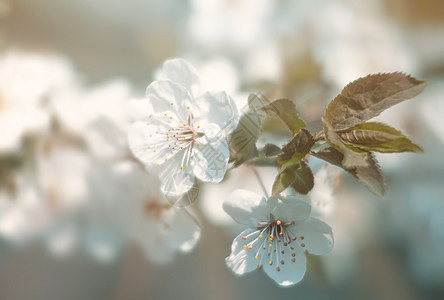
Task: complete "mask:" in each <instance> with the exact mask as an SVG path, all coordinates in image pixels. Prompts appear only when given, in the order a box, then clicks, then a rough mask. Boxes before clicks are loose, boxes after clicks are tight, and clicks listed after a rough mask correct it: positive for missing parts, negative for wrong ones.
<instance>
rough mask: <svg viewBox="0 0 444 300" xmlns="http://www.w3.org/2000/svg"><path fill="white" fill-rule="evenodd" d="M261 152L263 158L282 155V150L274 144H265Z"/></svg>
mask: <svg viewBox="0 0 444 300" xmlns="http://www.w3.org/2000/svg"><path fill="white" fill-rule="evenodd" d="M262 151H263V152H264V156H265V157H275V156H278V155H279V154H281V153H282V149H281V148H279V147H278V146H276V145H274V144H266V145H265V146H264V148H263V149H262Z"/></svg>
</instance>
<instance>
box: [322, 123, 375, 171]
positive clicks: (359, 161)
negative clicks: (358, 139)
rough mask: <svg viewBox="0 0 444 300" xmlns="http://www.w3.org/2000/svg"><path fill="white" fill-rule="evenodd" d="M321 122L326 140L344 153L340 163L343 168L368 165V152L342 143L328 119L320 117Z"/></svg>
mask: <svg viewBox="0 0 444 300" xmlns="http://www.w3.org/2000/svg"><path fill="white" fill-rule="evenodd" d="M322 123H323V125H324V133H325V138H326V140H327V142H328V143H329V144H330V145H331V146H332V147H333V148H335V149H336V150H338V151H339V152H341V153H342V154H343V155H344V159H343V160H342V162H341V165H342V166H343V167H344V168H345V169H352V168H356V167H367V166H368V165H369V162H368V159H369V155H370V153H369V152H367V151H364V150H361V149H359V148H355V147H353V146H350V145H346V144H344V143H343V142H342V140H341V138H340V137H339V136H338V135H337V134H336V132H335V131H334V129H333V128H332V127H331V125H330V124H329V123H328V121H326V120H324V119H322Z"/></svg>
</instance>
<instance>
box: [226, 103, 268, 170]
mask: <svg viewBox="0 0 444 300" xmlns="http://www.w3.org/2000/svg"><path fill="white" fill-rule="evenodd" d="M261 126H262V117H261V115H259V114H257V113H254V112H247V113H245V114H243V115H242V116H241V118H240V120H239V124H238V125H237V127H236V129H235V130H234V131H233V133H232V134H231V136H230V137H229V141H228V145H229V148H230V162H234V164H233V166H234V167H237V166H239V165H241V164H242V163H244V162H245V161H247V160H248V159H251V158H254V157H257V156H258V151H257V148H256V141H257V139H258V137H259V134H260V132H261Z"/></svg>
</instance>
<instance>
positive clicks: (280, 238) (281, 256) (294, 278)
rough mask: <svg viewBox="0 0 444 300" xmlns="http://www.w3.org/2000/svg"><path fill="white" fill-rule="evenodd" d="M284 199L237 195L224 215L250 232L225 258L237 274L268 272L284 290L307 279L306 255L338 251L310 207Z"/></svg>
mask: <svg viewBox="0 0 444 300" xmlns="http://www.w3.org/2000/svg"><path fill="white" fill-rule="evenodd" d="M282 199H283V200H280V199H278V198H276V197H270V198H268V199H266V198H265V197H261V196H260V195H257V194H255V193H253V192H249V191H246V190H236V191H234V192H233V193H232V194H231V195H230V197H229V200H227V201H226V202H224V204H223V207H224V210H225V211H226V212H227V213H228V214H229V215H230V216H231V217H232V218H233V219H234V220H235V221H237V222H238V223H240V224H243V225H246V226H248V228H247V229H246V230H244V231H243V232H242V233H241V234H239V235H238V236H237V237H236V238H235V239H234V241H233V244H232V246H231V254H230V256H228V257H227V258H226V263H227V266H228V267H229V268H230V269H231V270H232V271H233V272H234V273H235V274H237V275H243V274H245V273H248V272H251V271H253V270H255V269H262V268H263V269H264V270H265V273H267V275H268V276H269V277H270V278H272V279H273V280H274V281H276V283H278V284H279V285H281V286H289V285H293V284H296V283H298V282H299V281H301V280H302V278H303V277H304V274H305V271H306V262H307V258H306V254H314V255H323V254H326V253H328V252H330V251H331V249H332V248H333V233H332V230H331V228H330V226H328V225H327V224H325V223H324V222H322V221H319V220H318V219H315V218H312V217H309V215H310V210H311V207H310V205H308V204H307V203H306V202H303V201H299V200H297V199H295V198H293V197H291V196H287V197H285V198H282Z"/></svg>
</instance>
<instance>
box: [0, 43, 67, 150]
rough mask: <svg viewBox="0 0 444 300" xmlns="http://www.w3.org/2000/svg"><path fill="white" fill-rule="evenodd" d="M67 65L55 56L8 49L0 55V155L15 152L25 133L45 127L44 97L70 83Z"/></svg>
mask: <svg viewBox="0 0 444 300" xmlns="http://www.w3.org/2000/svg"><path fill="white" fill-rule="evenodd" d="M73 81H74V76H73V72H72V70H71V67H70V65H69V63H68V62H67V61H66V60H65V59H63V58H61V57H58V56H54V55H44V54H38V53H25V52H21V51H18V50H8V51H6V52H3V53H1V54H0V127H1V128H3V130H2V136H1V138H0V153H5V152H11V151H15V150H17V149H18V148H19V147H20V145H21V138H22V136H23V135H24V134H25V133H29V132H35V131H41V130H45V129H47V128H48V125H49V118H50V115H49V112H48V111H47V110H45V108H44V104H45V103H44V102H45V97H50V96H51V94H52V93H53V92H54V91H55V90H57V89H59V88H62V87H65V86H67V85H69V84H72V82H73Z"/></svg>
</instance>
